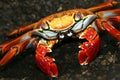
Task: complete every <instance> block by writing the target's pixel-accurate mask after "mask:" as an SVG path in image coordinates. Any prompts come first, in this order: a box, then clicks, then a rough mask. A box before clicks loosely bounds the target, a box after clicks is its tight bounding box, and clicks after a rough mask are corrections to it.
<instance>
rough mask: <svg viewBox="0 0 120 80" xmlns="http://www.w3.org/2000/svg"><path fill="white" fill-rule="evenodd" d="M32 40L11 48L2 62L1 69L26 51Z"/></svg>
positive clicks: (0, 62) (0, 61) (0, 63)
mask: <svg viewBox="0 0 120 80" xmlns="http://www.w3.org/2000/svg"><path fill="white" fill-rule="evenodd" d="M30 40H31V39H30V38H29V39H27V40H25V41H23V42H21V43H19V44H16V45H14V46H12V47H11V48H10V50H9V51H8V52H7V53H6V54H5V56H4V57H3V58H2V59H1V60H0V67H1V66H3V65H5V64H7V63H8V61H9V60H10V59H11V58H12V57H13V56H15V55H18V54H19V53H20V52H22V51H23V50H24V48H25V47H26V46H27V45H28V43H29V42H30Z"/></svg>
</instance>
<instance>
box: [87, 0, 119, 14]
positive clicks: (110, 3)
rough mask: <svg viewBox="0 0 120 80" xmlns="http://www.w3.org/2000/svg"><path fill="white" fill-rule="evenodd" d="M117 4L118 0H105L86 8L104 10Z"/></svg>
mask: <svg viewBox="0 0 120 80" xmlns="http://www.w3.org/2000/svg"><path fill="white" fill-rule="evenodd" d="M117 4H118V2H117V1H116V0H108V1H107V2H104V3H102V4H99V5H97V6H93V7H90V8H88V9H87V10H89V11H92V12H97V11H100V10H105V9H108V8H111V7H113V6H115V5H117Z"/></svg>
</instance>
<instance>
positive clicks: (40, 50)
mask: <svg viewBox="0 0 120 80" xmlns="http://www.w3.org/2000/svg"><path fill="white" fill-rule="evenodd" d="M55 43H56V41H48V42H47V43H46V42H42V41H40V42H39V43H38V47H37V49H36V55H35V59H36V63H37V66H38V67H39V68H40V69H41V70H42V71H43V72H44V73H46V74H47V75H48V76H50V77H57V76H58V69H57V66H56V64H55V63H54V61H55V59H54V58H51V57H48V56H46V54H47V53H50V52H51V47H52V46H53V45H54V44H55Z"/></svg>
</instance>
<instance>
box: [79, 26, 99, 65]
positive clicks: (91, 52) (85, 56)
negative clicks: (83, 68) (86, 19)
mask: <svg viewBox="0 0 120 80" xmlns="http://www.w3.org/2000/svg"><path fill="white" fill-rule="evenodd" d="M78 37H79V38H80V39H86V40H87V41H86V42H84V43H83V44H82V45H80V46H79V48H81V50H80V51H79V54H78V60H79V63H80V64H81V65H87V64H88V63H90V62H91V60H92V59H93V58H94V57H95V56H96V54H97V52H98V50H99V47H100V38H99V35H98V33H97V32H96V30H95V29H94V28H92V26H89V27H88V28H87V29H86V30H85V31H84V32H82V33H79V34H78Z"/></svg>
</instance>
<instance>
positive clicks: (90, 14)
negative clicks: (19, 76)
mask: <svg viewBox="0 0 120 80" xmlns="http://www.w3.org/2000/svg"><path fill="white" fill-rule="evenodd" d="M117 4H118V2H117V1H116V0H108V1H107V2H104V3H101V4H99V5H97V6H94V7H90V8H88V9H82V8H80V9H72V10H66V11H62V12H58V13H55V14H52V15H50V16H47V17H45V18H42V19H40V20H39V21H38V22H36V23H33V24H30V25H28V26H25V27H20V28H19V29H15V30H13V31H12V32H9V33H7V36H13V35H16V34H22V35H21V36H19V37H18V38H16V39H13V40H12V41H9V42H6V43H3V44H1V45H0V51H1V52H0V54H1V55H4V56H3V57H2V58H1V60H0V67H2V66H4V65H5V64H7V63H8V62H9V61H10V60H11V59H12V58H13V57H14V56H16V55H19V54H20V53H22V51H23V50H25V49H28V48H33V47H34V48H35V52H36V54H35V60H36V64H37V66H38V68H40V69H41V70H42V71H43V72H44V73H45V74H47V75H48V76H50V77H57V76H58V68H57V65H56V64H55V59H54V58H52V57H49V56H47V54H49V53H51V52H52V48H53V46H54V45H55V44H57V43H58V42H61V41H62V40H64V39H69V38H79V39H80V40H81V39H85V42H83V44H81V45H79V48H80V50H79V52H78V62H79V63H80V65H87V64H89V63H90V62H91V61H92V60H93V59H94V58H95V56H96V55H97V53H98V51H99V48H100V37H99V32H100V31H103V30H106V31H107V32H108V33H109V34H110V35H112V36H113V37H114V38H116V39H117V40H118V41H120V31H119V30H117V29H116V28H115V27H114V26H113V24H116V23H117V24H119V23H120V8H118V9H113V10H107V9H109V8H112V7H114V6H116V5H117Z"/></svg>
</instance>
